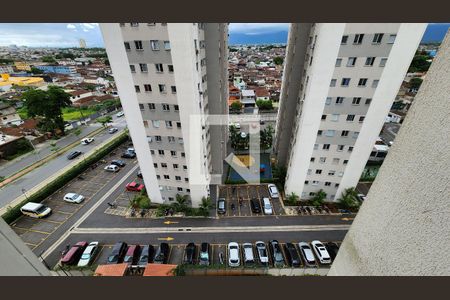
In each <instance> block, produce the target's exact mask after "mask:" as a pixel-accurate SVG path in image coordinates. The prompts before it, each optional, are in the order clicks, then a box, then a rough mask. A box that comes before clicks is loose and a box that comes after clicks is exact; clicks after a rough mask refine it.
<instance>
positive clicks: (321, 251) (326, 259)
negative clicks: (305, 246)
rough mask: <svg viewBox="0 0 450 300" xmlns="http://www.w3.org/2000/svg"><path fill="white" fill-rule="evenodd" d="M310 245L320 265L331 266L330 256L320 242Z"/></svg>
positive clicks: (313, 242)
mask: <svg viewBox="0 0 450 300" xmlns="http://www.w3.org/2000/svg"><path fill="white" fill-rule="evenodd" d="M311 245H312V248H313V250H314V253H315V254H316V256H317V258H318V259H319V261H320V263H321V264H331V257H330V254H329V253H328V251H327V249H326V248H325V246H324V245H323V244H322V242H320V241H312V242H311Z"/></svg>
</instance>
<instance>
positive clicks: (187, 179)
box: [184, 177, 190, 192]
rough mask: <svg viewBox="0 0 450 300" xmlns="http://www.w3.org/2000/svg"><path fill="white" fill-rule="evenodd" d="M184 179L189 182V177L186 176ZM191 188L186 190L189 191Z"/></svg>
mask: <svg viewBox="0 0 450 300" xmlns="http://www.w3.org/2000/svg"><path fill="white" fill-rule="evenodd" d="M184 181H186V182H189V178H186V177H185V178H184ZM189 191H190V190H189V189H186V192H189Z"/></svg>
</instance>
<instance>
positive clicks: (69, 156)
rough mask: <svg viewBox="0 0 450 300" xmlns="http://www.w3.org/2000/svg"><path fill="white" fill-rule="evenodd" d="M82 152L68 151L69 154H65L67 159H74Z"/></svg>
mask: <svg viewBox="0 0 450 300" xmlns="http://www.w3.org/2000/svg"><path fill="white" fill-rule="evenodd" d="M82 153H83V152H81V151H72V152H70V153H69V155H67V159H68V160H71V159H74V158H75V157H77V156H79V155H81V154H82Z"/></svg>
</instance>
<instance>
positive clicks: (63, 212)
mask: <svg viewBox="0 0 450 300" xmlns="http://www.w3.org/2000/svg"><path fill="white" fill-rule="evenodd" d="M54 212H57V213H60V214H64V215H70V216H71V215H73V213H69V212H66V211H61V210H54ZM61 224H62V223H61Z"/></svg>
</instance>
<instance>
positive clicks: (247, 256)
mask: <svg viewBox="0 0 450 300" xmlns="http://www.w3.org/2000/svg"><path fill="white" fill-rule="evenodd" d="M242 248H243V250H244V251H243V252H244V257H243V258H244V264H253V263H255V257H254V256H253V245H252V244H251V243H243V244H242Z"/></svg>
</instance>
